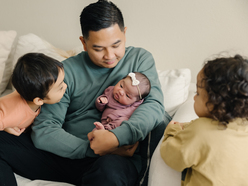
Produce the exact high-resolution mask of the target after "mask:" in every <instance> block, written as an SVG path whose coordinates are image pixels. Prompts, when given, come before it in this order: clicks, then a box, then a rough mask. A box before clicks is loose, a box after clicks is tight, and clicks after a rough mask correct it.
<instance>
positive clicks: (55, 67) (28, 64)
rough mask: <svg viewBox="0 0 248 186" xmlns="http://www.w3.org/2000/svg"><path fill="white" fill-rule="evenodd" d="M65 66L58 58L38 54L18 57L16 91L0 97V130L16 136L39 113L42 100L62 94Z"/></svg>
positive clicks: (55, 99) (50, 101)
mask: <svg viewBox="0 0 248 186" xmlns="http://www.w3.org/2000/svg"><path fill="white" fill-rule="evenodd" d="M64 76H65V74H64V68H63V64H62V63H60V62H59V61H57V60H55V59H53V58H50V57H48V56H46V55H44V54H41V53H28V54H25V55H24V56H22V57H20V58H19V60H18V61H17V64H16V66H15V68H14V71H13V74H12V84H13V86H14V88H15V89H16V91H14V92H13V93H11V94H9V95H6V96H4V97H1V98H0V130H4V131H6V132H8V133H10V134H13V135H16V136H19V135H20V134H21V133H22V132H23V131H24V130H25V129H26V128H27V127H28V126H29V125H31V124H32V123H33V121H34V119H35V117H36V116H37V115H38V114H39V113H40V107H41V105H43V104H44V103H46V104H54V103H57V102H59V101H60V99H61V98H62V97H63V95H64V93H65V90H66V88H67V85H66V84H65V83H64Z"/></svg>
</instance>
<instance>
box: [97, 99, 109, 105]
mask: <svg viewBox="0 0 248 186" xmlns="http://www.w3.org/2000/svg"><path fill="white" fill-rule="evenodd" d="M98 102H99V103H103V104H107V103H108V98H107V97H100V98H99V100H98Z"/></svg>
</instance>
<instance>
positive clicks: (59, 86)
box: [44, 70, 67, 104]
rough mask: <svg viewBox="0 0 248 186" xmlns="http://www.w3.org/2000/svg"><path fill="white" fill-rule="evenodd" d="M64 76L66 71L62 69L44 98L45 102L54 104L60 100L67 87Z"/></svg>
mask: <svg viewBox="0 0 248 186" xmlns="http://www.w3.org/2000/svg"><path fill="white" fill-rule="evenodd" d="M64 78H65V73H64V71H63V70H60V71H59V75H58V78H57V81H56V82H55V83H54V84H53V85H52V86H51V88H50V90H49V92H48V94H47V96H46V97H45V98H44V103H46V104H54V103H58V102H60V100H61V98H62V97H63V95H64V93H65V91H66V88H67V85H66V84H65V82H64Z"/></svg>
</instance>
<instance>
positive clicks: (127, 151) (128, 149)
mask: <svg viewBox="0 0 248 186" xmlns="http://www.w3.org/2000/svg"><path fill="white" fill-rule="evenodd" d="M138 145H139V142H138V141H137V142H136V143H135V144H133V145H125V146H121V147H119V148H118V149H117V150H115V151H114V152H112V153H111V154H117V155H119V156H127V157H132V156H133V154H134V152H135V150H136V149H137V147H138Z"/></svg>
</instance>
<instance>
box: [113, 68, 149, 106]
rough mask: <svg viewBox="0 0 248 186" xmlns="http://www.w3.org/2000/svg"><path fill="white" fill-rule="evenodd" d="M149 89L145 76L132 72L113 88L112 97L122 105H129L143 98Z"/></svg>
mask: <svg viewBox="0 0 248 186" xmlns="http://www.w3.org/2000/svg"><path fill="white" fill-rule="evenodd" d="M150 89H151V84H150V81H149V79H148V78H147V77H146V75H144V74H142V73H139V72H133V73H129V74H128V75H127V76H126V77H124V78H123V79H121V80H120V81H119V82H118V83H117V84H116V85H115V87H114V90H113V96H114V99H115V100H116V101H118V102H119V103H121V104H122V105H131V104H133V103H134V102H136V101H139V100H142V99H143V98H145V97H146V96H147V95H148V94H149V92H150Z"/></svg>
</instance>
